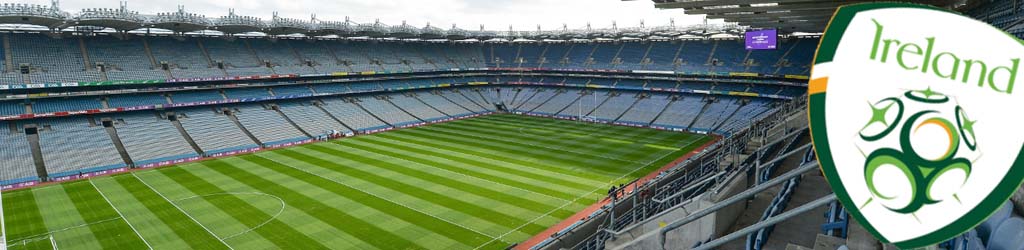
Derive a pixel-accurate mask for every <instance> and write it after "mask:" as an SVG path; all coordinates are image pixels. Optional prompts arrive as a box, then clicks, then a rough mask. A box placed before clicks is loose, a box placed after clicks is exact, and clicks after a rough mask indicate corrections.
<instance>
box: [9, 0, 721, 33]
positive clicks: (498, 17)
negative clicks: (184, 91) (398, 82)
mask: <svg viewBox="0 0 1024 250" xmlns="http://www.w3.org/2000/svg"><path fill="white" fill-rule="evenodd" d="M9 1H10V0H7V1H4V2H9ZM13 2H15V3H30V4H44V5H49V4H50V1H49V0H28V1H26V0H20V1H19V0H14V1H13ZM178 5H184V6H185V10H186V11H188V12H192V13H196V14H202V15H206V16H207V17H220V16H224V15H227V13H228V9H232V8H233V9H235V14H238V15H245V16H255V17H259V18H263V19H264V20H269V19H270V18H271V17H272V16H273V12H274V11H277V12H279V16H281V17H288V18H296V19H302V20H309V19H310V14H314V13H315V14H316V16H317V19H320V20H329V21H343V20H345V17H346V16H348V17H350V18H351V20H352V21H355V22H358V23H372V22H374V20H376V19H379V20H380V21H381V22H383V23H385V24H389V25H398V24H401V23H402V21H403V20H404V21H406V22H407V23H408V24H410V25H413V26H416V27H424V26H426V24H427V23H428V22H429V23H430V24H431V26H435V27H441V28H444V29H448V28H450V27H451V26H452V24H457V25H458V26H459V28H462V29H466V30H477V29H479V28H480V25H481V24H482V25H485V27H486V29H488V30H508V28H509V25H512V27H513V28H514V29H516V30H536V29H537V25H540V26H541V28H542V29H544V30H553V29H561V28H562V24H567V25H568V27H569V28H570V29H574V28H583V27H586V25H587V23H588V22H590V23H591V24H592V26H593V27H594V28H606V27H611V26H612V22H613V21H616V22H617V23H618V26H619V27H636V26H639V25H640V20H641V19H643V20H645V23H646V26H648V27H652V26H661V25H667V24H668V23H669V19H670V18H674V19H675V21H676V25H678V26H682V25H688V24H698V23H702V22H703V21H704V20H703V18H704V17H703V16H700V15H693V16H689V15H684V14H683V11H682V10H659V9H656V8H654V3H653V2H652V1H650V0H635V1H621V0H214V1H210V0H168V1H152V0H147V1H128V9H130V10H135V11H138V12H140V13H143V14H154V13H158V12H172V11H176V10H177V6H178ZM118 6H119V0H61V1H60V8H61V9H62V10H64V11H68V12H71V13H78V12H81V10H82V9H83V8H117V7H118Z"/></svg>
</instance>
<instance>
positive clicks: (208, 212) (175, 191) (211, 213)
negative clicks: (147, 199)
mask: <svg viewBox="0 0 1024 250" xmlns="http://www.w3.org/2000/svg"><path fill="white" fill-rule="evenodd" d="M160 171H162V169H156V170H153V171H142V172H136V173H135V176H136V177H137V178H138V179H139V180H141V181H142V182H143V183H144V184H149V186H150V187H152V188H153V189H154V190H155V191H156V192H157V193H159V194H161V195H163V197H166V198H167V200H169V201H171V203H172V204H174V205H177V207H178V208H180V209H181V210H182V211H184V212H185V214H187V215H189V216H190V217H191V218H192V219H195V221H196V222H197V223H199V224H200V225H203V226H206V229H209V230H210V233H212V234H213V235H214V236H215V237H217V238H220V239H224V240H225V243H226V244H229V245H230V246H231V247H232V248H236V249H241V248H240V247H241V245H236V244H233V243H237V242H240V241H239V240H242V241H241V242H244V243H246V244H250V243H251V244H261V245H266V246H273V245H274V243H272V242H270V241H268V240H267V239H264V238H263V237H260V236H259V235H258V234H256V233H253V234H247V235H242V236H241V237H234V238H233V239H235V240H234V241H232V242H227V241H226V240H227V237H228V236H231V235H233V234H236V233H238V232H241V231H244V230H247V229H248V227H246V226H245V224H243V223H242V222H239V221H238V220H236V219H235V218H234V217H233V216H232V215H230V214H228V212H226V211H224V210H221V209H220V208H217V207H216V206H214V204H212V203H210V202H207V201H206V200H205V199H202V198H201V197H198V196H197V194H196V193H193V192H192V191H190V190H189V189H188V188H185V187H182V186H180V185H178V184H177V183H175V182H174V180H171V179H170V178H168V177H166V176H164V175H162V174H160V173H159V172H160ZM243 212H244V211H243Z"/></svg>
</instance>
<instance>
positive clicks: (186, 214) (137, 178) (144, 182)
mask: <svg viewBox="0 0 1024 250" xmlns="http://www.w3.org/2000/svg"><path fill="white" fill-rule="evenodd" d="M131 175H132V177H135V179H136V180H139V182H142V184H143V185H146V187H148V188H149V189H150V190H153V192H154V193H156V194H157V195H159V196H160V197H161V198H164V200H165V201H167V203H170V204H171V206H174V208H177V209H178V211H181V213H183V214H185V216H188V218H189V219H192V221H193V222H195V223H196V224H197V225H199V227H202V228H203V230H206V232H207V233H210V235H212V236H213V238H216V239H217V240H218V241H220V243H222V244H224V246H226V247H228V249H231V250H234V249H235V248H233V247H231V245H228V243H227V242H224V239H221V238H220V237H218V236H217V234H215V233H213V231H210V229H209V228H206V226H204V225H203V223H199V220H196V218H193V217H192V215H190V214H189V213H188V212H185V210H184V209H181V207H179V206H178V204H174V202H171V200H170V199H167V196H164V195H163V194H161V193H160V191H156V189H155V188H153V186H150V185H149V183H146V181H145V180H142V178H139V176H138V175H135V172H132V173H131Z"/></svg>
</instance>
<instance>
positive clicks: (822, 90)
mask: <svg viewBox="0 0 1024 250" xmlns="http://www.w3.org/2000/svg"><path fill="white" fill-rule="evenodd" d="M1022 56H1024V43H1022V42H1021V41H1020V40H1018V39H1016V38H1015V37H1012V36H1010V35H1007V34H1006V33H1005V32H1003V31H1002V30H999V29H997V28H995V27H992V26H991V25H989V24H986V23H983V22H979V21H977V20H974V19H971V18H969V17H965V16H962V15H960V14H958V13H954V12H950V11H948V10H944V9H939V8H935V7H930V6H925V5H916V4H905V3H866V4H855V5H848V6H844V7H840V8H839V10H837V12H836V13H835V16H833V18H832V20H831V22H830V23H829V26H828V28H827V29H826V30H825V34H824V35H823V36H822V38H821V44H820V46H819V48H818V52H817V54H816V56H815V60H814V67H813V69H812V71H811V80H810V83H809V84H808V88H809V89H808V116H809V118H810V128H811V138H812V140H813V142H814V147H815V151H816V155H817V157H818V163H819V164H820V165H821V170H822V172H823V173H824V174H825V177H826V179H827V180H828V182H829V186H831V187H832V190H833V191H834V192H835V194H836V197H837V198H838V199H839V200H840V201H841V202H842V203H843V206H844V207H845V208H846V209H847V211H849V213H850V215H851V217H853V218H855V219H856V220H857V221H858V222H859V224H860V225H862V226H864V228H865V229H866V230H867V231H869V232H871V233H872V234H873V235H874V236H875V237H876V238H878V239H879V240H881V241H883V242H886V243H893V244H895V245H896V246H897V247H900V248H918V247H924V246H929V245H933V244H936V243H940V242H943V241H945V240H948V239H950V238H953V237H955V236H958V235H960V234H963V233H965V232H967V231H968V230H971V229H973V228H974V227H976V226H977V225H978V224H980V223H981V222H982V221H984V220H985V219H987V218H988V216H989V215H991V214H992V213H993V212H995V211H996V210H997V209H998V208H999V207H1000V206H1001V205H1003V204H1004V203H1005V202H1006V201H1007V200H1008V199H1009V197H1010V196H1011V195H1012V194H1013V193H1014V192H1015V191H1016V190H1017V189H1019V188H1020V187H1021V182H1022V181H1024V127H1021V126H1020V124H1024V116H1022V115H1020V113H1021V112H1020V109H1021V107H1024V91H1022V90H1019V89H1014V87H1015V86H1016V83H1017V82H1018V81H1019V80H1020V77H1018V72H1019V69H1020V61H1021V57H1022Z"/></svg>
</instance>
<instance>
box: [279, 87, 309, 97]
mask: <svg viewBox="0 0 1024 250" xmlns="http://www.w3.org/2000/svg"><path fill="white" fill-rule="evenodd" d="M270 91H272V92H274V96H292V95H309V94H313V92H310V90H309V87H308V86H306V85H288V86H275V87H271V88H270Z"/></svg>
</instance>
